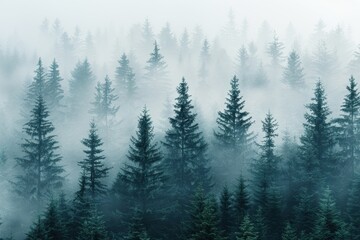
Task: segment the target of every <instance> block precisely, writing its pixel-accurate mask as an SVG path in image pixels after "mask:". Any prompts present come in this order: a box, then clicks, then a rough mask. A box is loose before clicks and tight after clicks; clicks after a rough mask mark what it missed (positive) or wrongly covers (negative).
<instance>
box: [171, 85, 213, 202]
mask: <svg viewBox="0 0 360 240" xmlns="http://www.w3.org/2000/svg"><path fill="white" fill-rule="evenodd" d="M188 90H189V87H188V84H187V83H186V81H185V79H184V78H183V79H182V81H181V83H180V85H179V86H178V87H177V93H178V97H177V98H176V103H175V105H174V112H175V116H174V117H171V118H170V125H171V128H170V129H169V130H168V131H166V136H165V141H164V146H165V149H166V158H165V164H166V168H167V175H168V176H171V178H170V179H169V184H170V186H171V188H172V193H173V194H174V197H175V199H177V201H178V203H179V204H180V206H181V208H183V207H184V206H185V205H186V202H187V199H188V197H189V196H191V194H192V192H193V191H194V190H195V189H196V187H199V186H201V187H202V188H203V189H204V191H205V192H209V191H210V189H211V187H212V182H211V177H210V173H209V171H210V168H209V166H208V158H207V156H206V151H207V144H206V142H205V140H204V137H203V135H202V132H200V130H199V125H198V123H196V113H193V108H194V106H193V105H192V104H191V99H190V95H189V93H188Z"/></svg>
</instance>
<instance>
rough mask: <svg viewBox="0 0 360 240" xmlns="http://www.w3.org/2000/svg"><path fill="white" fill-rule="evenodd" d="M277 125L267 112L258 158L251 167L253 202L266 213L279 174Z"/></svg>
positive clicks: (263, 122)
mask: <svg viewBox="0 0 360 240" xmlns="http://www.w3.org/2000/svg"><path fill="white" fill-rule="evenodd" d="M277 127H278V124H277V122H276V120H275V119H274V117H273V116H272V115H271V113H270V112H269V113H268V114H267V115H266V118H265V120H264V121H262V130H263V132H264V134H265V136H264V137H263V141H262V144H259V148H260V151H261V153H260V156H259V158H258V159H257V160H256V161H255V162H254V164H253V166H252V173H253V181H254V200H255V203H256V205H257V206H259V207H261V208H262V209H263V210H264V211H265V212H266V211H267V204H268V201H269V193H270V189H273V188H274V187H277V185H276V181H277V179H276V177H277V176H278V173H279V160H280V159H279V157H278V156H277V155H275V138H276V137H277V136H278V135H277V133H276V130H277Z"/></svg>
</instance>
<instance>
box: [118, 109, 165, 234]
mask: <svg viewBox="0 0 360 240" xmlns="http://www.w3.org/2000/svg"><path fill="white" fill-rule="evenodd" d="M153 132H154V130H153V126H152V121H151V118H150V115H149V113H148V110H147V109H146V108H144V110H143V112H142V114H141V115H140V117H139V123H138V130H137V132H136V136H135V137H132V138H131V145H130V149H129V152H128V155H127V157H128V160H129V161H128V162H127V163H125V166H124V167H123V168H122V169H121V171H120V173H119V175H118V177H117V180H116V181H121V182H122V184H119V183H115V184H114V186H125V188H126V189H127V196H126V197H128V198H130V201H129V202H130V203H131V206H129V207H130V208H131V209H138V210H139V212H140V214H141V219H142V221H143V225H144V227H145V229H146V230H147V231H149V232H151V229H150V228H151V227H154V224H156V223H157V222H158V220H159V219H160V217H161V216H159V210H160V207H159V204H160V203H161V199H162V196H163V195H162V194H163V191H164V182H165V177H164V172H163V165H162V161H163V158H162V154H161V152H160V148H159V146H158V144H157V143H156V142H154V137H155V136H154V133H153ZM113 190H115V191H116V192H119V193H121V191H122V189H113Z"/></svg>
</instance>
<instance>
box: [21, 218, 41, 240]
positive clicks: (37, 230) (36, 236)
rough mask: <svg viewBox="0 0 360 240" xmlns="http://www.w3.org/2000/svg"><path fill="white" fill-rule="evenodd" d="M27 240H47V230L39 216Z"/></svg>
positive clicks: (27, 235)
mask: <svg viewBox="0 0 360 240" xmlns="http://www.w3.org/2000/svg"><path fill="white" fill-rule="evenodd" d="M25 239H26V240H40V239H46V230H45V227H44V223H43V220H42V219H41V217H40V216H39V217H38V219H37V221H36V222H35V223H34V224H33V225H32V226H31V228H30V231H29V232H28V233H27V234H26V238H25Z"/></svg>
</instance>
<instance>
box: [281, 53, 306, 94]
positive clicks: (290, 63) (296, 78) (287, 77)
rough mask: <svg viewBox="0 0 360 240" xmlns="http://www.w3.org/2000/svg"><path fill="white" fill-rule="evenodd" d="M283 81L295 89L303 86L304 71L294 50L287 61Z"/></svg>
mask: <svg viewBox="0 0 360 240" xmlns="http://www.w3.org/2000/svg"><path fill="white" fill-rule="evenodd" d="M283 81H284V83H286V84H288V85H290V86H291V87H293V88H295V89H296V88H299V87H303V86H304V69H303V67H302V66H301V60H300V56H299V55H298V54H297V52H296V51H295V50H293V51H292V52H291V53H290V54H289V57H288V59H287V67H286V68H285V70H284V74H283Z"/></svg>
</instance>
